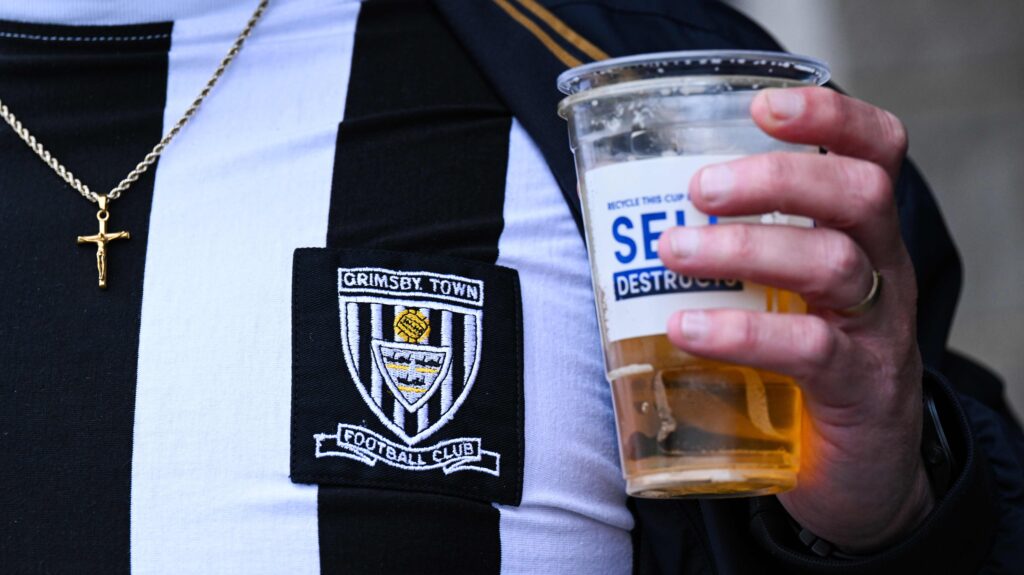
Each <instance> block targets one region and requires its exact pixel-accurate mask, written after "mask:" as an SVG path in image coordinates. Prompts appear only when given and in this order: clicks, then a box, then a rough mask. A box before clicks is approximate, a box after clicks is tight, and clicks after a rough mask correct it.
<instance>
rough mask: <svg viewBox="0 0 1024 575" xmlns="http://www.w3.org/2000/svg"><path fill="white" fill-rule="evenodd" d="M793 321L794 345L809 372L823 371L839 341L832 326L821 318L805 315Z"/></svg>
mask: <svg viewBox="0 0 1024 575" xmlns="http://www.w3.org/2000/svg"><path fill="white" fill-rule="evenodd" d="M799 319H800V320H802V321H796V322H794V323H793V326H794V327H793V331H794V334H793V336H794V340H795V341H794V344H795V345H794V347H795V349H796V350H797V351H798V353H799V356H800V357H799V359H800V362H801V364H802V365H804V366H805V369H806V370H807V372H808V373H809V374H810V373H818V372H820V371H822V370H823V369H824V368H825V367H826V366H827V365H828V364H829V363H830V362H831V361H832V357H833V356H834V355H835V352H836V347H837V345H838V342H837V341H836V336H835V333H834V332H833V331H832V328H831V327H829V325H828V324H827V323H825V321H824V320H822V319H821V318H818V317H815V316H803V317H801V318H799Z"/></svg>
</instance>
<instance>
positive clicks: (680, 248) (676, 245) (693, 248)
mask: <svg viewBox="0 0 1024 575" xmlns="http://www.w3.org/2000/svg"><path fill="white" fill-rule="evenodd" d="M670 234H671V235H670V236H669V237H668V239H669V247H671V248H672V255H674V256H675V257H677V258H681V259H685V258H688V257H690V256H692V255H693V254H695V253H697V242H698V241H700V238H699V236H698V232H697V230H690V229H686V228H676V229H674V230H672V231H671V232H670Z"/></svg>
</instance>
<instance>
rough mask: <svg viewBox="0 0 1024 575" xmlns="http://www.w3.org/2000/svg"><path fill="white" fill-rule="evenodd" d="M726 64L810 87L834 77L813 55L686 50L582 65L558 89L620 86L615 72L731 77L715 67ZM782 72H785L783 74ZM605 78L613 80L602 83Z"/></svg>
mask: <svg viewBox="0 0 1024 575" xmlns="http://www.w3.org/2000/svg"><path fill="white" fill-rule="evenodd" d="M723 64H724V65H726V66H727V67H729V68H730V69H731V70H734V71H735V70H741V69H743V70H744V75H748V76H764V77H767V78H778V77H787V78H790V79H794V80H798V81H802V82H805V83H807V84H809V85H810V84H813V85H817V86H821V85H824V84H825V83H826V82H828V81H829V79H830V78H831V70H830V69H829V66H828V64H827V63H826V62H824V61H823V60H819V59H817V58H812V57H810V56H802V55H799V54H789V53H786V52H769V51H763V50H691V51H685V50H684V51H673V52H652V53H647V54H634V55H630V56H622V57H619V58H609V59H607V60H599V61H597V62H591V63H588V64H583V65H582V66H577V67H575V68H570V69H569V70H566V71H565V72H562V73H561V74H559V75H558V80H557V86H558V90H559V91H560V92H562V93H563V94H567V95H570V96H571V95H573V94H579V93H581V92H585V91H587V90H592V89H595V88H600V87H602V86H606V85H611V84H616V83H619V82H618V81H615V80H614V78H613V76H614V75H613V74H612V72H613V71H617V70H629V69H633V70H642V71H643V74H650V76H649V77H642V78H641V79H654V78H659V77H673V76H688V75H697V74H700V75H710V76H713V75H715V74H722V75H731V74H726V73H725V72H718V70H717V69H716V66H718V67H721V66H722V65H723ZM747 68H749V70H746V69H747ZM652 70H653V71H654V73H653V74H652V73H651V71H652ZM781 71H786V73H785V74H782V73H780V72H781ZM602 79H605V80H610V81H607V82H602V81H601V80H602Z"/></svg>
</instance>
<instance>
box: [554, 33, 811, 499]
mask: <svg viewBox="0 0 1024 575" xmlns="http://www.w3.org/2000/svg"><path fill="white" fill-rule="evenodd" d="M828 77H829V70H828V67H827V66H826V65H825V64H823V63H821V62H819V61H816V60H813V59H810V58H804V57H798V56H793V55H789V54H780V53H769V52H673V53H661V54H645V55H640V56H631V57H627V58H617V59H612V60H605V61H602V62H596V63H593V64H588V65H585V66H581V67H578V68H574V69H572V70H569V71H567V72H565V73H564V74H562V75H561V76H560V77H559V78H558V87H559V89H560V90H561V91H562V92H564V93H566V94H568V97H566V98H565V99H564V100H563V101H562V103H561V104H560V105H559V114H560V115H561V116H562V117H564V118H565V119H566V120H568V123H569V139H570V145H571V147H572V150H573V153H574V154H575V157H576V171H577V175H578V178H579V192H580V196H581V199H582V203H583V214H584V223H585V227H586V237H587V245H588V251H589V255H590V266H591V273H592V275H593V282H594V293H595V299H596V303H597V315H598V319H599V322H600V326H601V337H602V344H603V346H604V357H605V363H606V373H607V377H608V380H609V382H610V383H611V386H612V396H613V398H614V403H615V415H616V423H617V426H618V434H619V447H620V454H621V458H622V468H623V472H624V474H625V477H626V483H627V491H628V492H629V494H630V495H633V496H637V497H685V496H699V497H728V496H749V495H763V494H768V493H778V492H780V491H784V490H786V489H790V488H792V487H793V486H795V485H796V474H797V471H798V468H799V459H800V453H799V449H800V446H799V436H800V415H801V402H800V391H799V388H798V387H797V386H796V385H795V384H794V383H793V381H792V380H791V379H790V378H788V377H785V376H782V375H779V374H776V373H771V372H767V371H763V370H757V369H752V368H749V367H744V366H741V365H731V364H725V363H720V362H713V361H707V360H703V359H698V358H696V357H693V356H691V355H688V354H686V353H684V352H682V351H680V350H678V349H676V348H675V347H674V346H672V344H671V343H669V341H668V339H667V337H666V335H665V331H666V323H667V321H668V318H669V316H670V315H671V314H672V313H673V312H674V311H676V310H679V309H708V308H739V309H747V310H756V311H768V312H775V313H804V312H805V311H806V307H805V305H804V303H803V301H802V300H801V299H800V298H799V296H797V295H796V294H793V293H789V292H785V291H780V290H777V289H772V288H768V287H766V286H761V285H756V284H752V283H750V282H745V281H739V280H736V279H733V278H696V277H687V276H684V275H681V274H676V273H674V272H672V271H671V270H668V269H666V268H665V267H664V266H663V265H662V262H661V261H660V260H659V259H658V256H657V240H658V237H659V236H660V235H661V233H662V232H664V231H665V230H666V229H668V228H669V227H671V226H704V225H723V224H729V223H736V222H746V223H757V224H774V225H791V226H811V225H813V224H812V222H811V221H810V220H808V219H806V218H800V217H795V216H787V215H784V214H778V213H774V214H763V215H758V216H753V217H742V218H724V217H722V218H715V217H711V216H708V215H707V214H704V213H702V212H700V211H698V210H697V209H696V208H694V206H693V204H692V203H691V202H690V200H689V197H688V188H689V181H690V178H691V177H692V176H693V174H694V173H696V172H697V170H698V169H699V168H700V167H702V166H704V165H707V164H711V163H718V162H723V161H728V160H731V159H734V158H738V157H741V156H744V155H749V154H758V153H764V152H772V151H790V152H794V151H795V152H810V153H816V152H817V149H816V148H810V147H807V146H795V145H791V144H786V143H784V142H780V141H778V140H775V139H772V138H770V137H769V136H767V135H766V134H765V133H764V132H762V131H761V130H760V129H759V128H758V127H757V126H756V125H755V124H754V122H753V120H752V119H751V117H750V104H751V101H752V100H753V98H754V95H755V94H756V92H757V91H758V90H760V89H762V88H785V87H793V86H807V85H821V84H823V83H825V82H826V81H827V80H828Z"/></svg>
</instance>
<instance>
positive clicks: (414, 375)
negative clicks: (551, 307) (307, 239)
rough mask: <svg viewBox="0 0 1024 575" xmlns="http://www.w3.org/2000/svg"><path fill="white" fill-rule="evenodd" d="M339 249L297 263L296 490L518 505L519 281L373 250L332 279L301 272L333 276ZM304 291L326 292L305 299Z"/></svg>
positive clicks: (471, 266) (339, 266)
mask: <svg viewBox="0 0 1024 575" xmlns="http://www.w3.org/2000/svg"><path fill="white" fill-rule="evenodd" d="M331 251H332V250H323V251H321V250H297V251H296V271H295V273H296V285H295V290H296V293H295V296H294V297H295V298H296V310H295V312H294V313H295V314H296V315H297V316H298V317H299V321H298V323H297V325H296V326H295V330H296V339H295V346H296V350H295V365H294V367H293V372H294V375H293V415H292V428H293V439H292V441H293V446H292V459H293V465H292V478H293V479H294V480H299V481H301V480H302V478H304V477H305V478H306V479H307V480H308V479H315V482H317V483H322V482H325V478H326V481H327V482H330V483H341V484H357V485H366V484H370V485H385V486H388V487H391V488H394V487H395V486H400V487H408V486H409V485H411V484H413V483H410V482H411V481H414V480H413V479H412V478H411V477H410V475H409V474H413V475H414V476H415V477H417V479H416V480H415V483H414V484H415V485H417V487H420V488H423V489H424V490H428V491H438V492H444V493H458V494H467V492H468V494H469V495H470V496H474V497H478V498H484V499H487V500H490V501H496V502H512V504H515V502H517V501H518V497H519V493H521V482H522V479H521V478H522V455H521V449H522V431H521V430H522V412H521V410H522V402H521V393H522V380H521V353H520V350H521V343H520V341H519V338H520V337H521V336H520V330H519V322H520V318H519V307H518V282H517V281H516V276H515V272H514V271H512V270H509V269H506V268H499V267H497V266H487V265H484V264H477V263H473V262H461V261H458V260H448V259H447V258H438V257H433V256H423V255H413V254H389V253H387V252H369V251H365V250H339V252H340V253H341V254H342V256H341V257H337V258H336V259H334V265H332V266H331V267H330V268H329V269H328V268H327V266H326V265H319V264H317V265H315V266H313V269H314V270H315V271H304V270H306V268H307V266H306V265H304V264H305V263H306V261H307V260H308V261H310V262H320V261H321V260H322V261H323V262H322V263H324V264H326V261H329V260H330V259H331V258H330V252H331ZM360 264H362V265H360ZM328 273H330V275H331V282H330V283H331V286H330V287H331V292H333V299H334V303H333V305H332V307H333V313H332V314H331V315H332V316H333V321H331V322H329V321H328V318H327V317H322V316H323V314H324V312H325V307H326V305H327V302H328V300H327V298H328V295H327V293H329V292H326V290H324V289H322V288H323V286H320V285H319V284H320V283H326V279H327V278H326V276H327V274H328ZM300 276H301V277H300ZM306 277H308V278H309V279H308V280H306V279H305V278H306ZM306 281H310V282H316V283H317V284H318V285H317V286H310V288H311V289H309V291H308V294H307V291H306V289H305V288H306V286H305V283H306ZM313 287H315V288H316V289H315V290H314V289H312V288H313ZM307 300H308V303H304V302H307ZM314 301H315V303H313V302H314ZM306 309H309V310H310V313H308V314H307V313H304V310H306ZM313 310H316V311H313ZM495 313H496V314H497V315H492V314H495ZM332 323H333V326H334V327H333V329H331V328H330V324H332ZM329 329H330V331H333V333H327V332H328V330H329ZM331 342H336V343H334V344H333V345H332V344H331ZM481 386H483V387H481ZM307 433H308V434H309V435H305V434H307ZM303 435H305V437H306V438H309V439H312V440H313V441H312V443H306V441H309V439H305V440H303V439H302V436H303ZM297 444H304V445H306V446H308V447H305V448H297V447H296V445H297ZM306 450H308V451H306ZM310 458H312V460H311V459H310ZM509 465H511V467H509ZM474 478H476V479H474ZM474 490H476V492H474Z"/></svg>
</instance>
